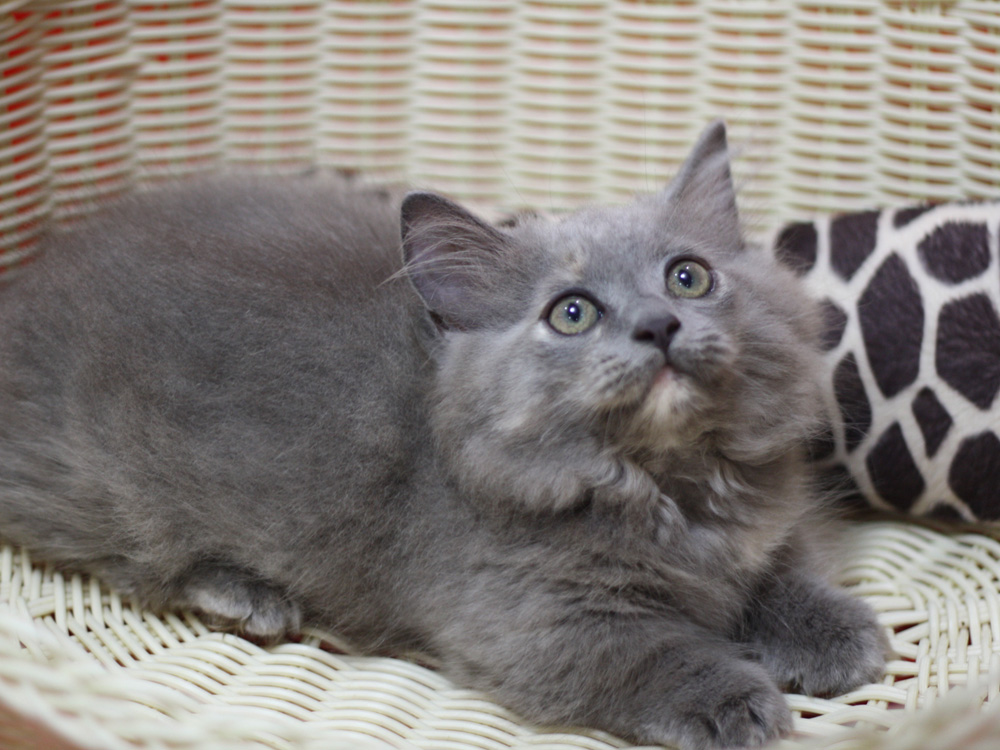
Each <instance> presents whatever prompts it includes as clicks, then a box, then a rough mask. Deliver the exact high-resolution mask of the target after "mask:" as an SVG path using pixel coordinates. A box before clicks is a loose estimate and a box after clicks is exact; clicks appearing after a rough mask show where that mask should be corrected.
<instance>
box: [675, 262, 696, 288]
mask: <svg viewBox="0 0 1000 750" xmlns="http://www.w3.org/2000/svg"><path fill="white" fill-rule="evenodd" d="M677 281H679V282H680V283H681V284H682V285H683V286H684V287H685V288H686V289H690V288H691V286H692V285H693V284H694V274H693V273H691V269H690V268H688V267H687V266H685V267H684V268H682V269H681V270H679V271H678V272H677Z"/></svg>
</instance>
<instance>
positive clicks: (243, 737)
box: [0, 521, 1000, 750]
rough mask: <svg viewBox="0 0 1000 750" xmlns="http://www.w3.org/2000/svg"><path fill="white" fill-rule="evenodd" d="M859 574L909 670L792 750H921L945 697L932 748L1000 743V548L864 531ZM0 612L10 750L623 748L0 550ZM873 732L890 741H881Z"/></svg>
mask: <svg viewBox="0 0 1000 750" xmlns="http://www.w3.org/2000/svg"><path fill="white" fill-rule="evenodd" d="M848 559H849V560H850V561H851V562H850V563H849V564H848V565H847V566H846V567H845V568H844V570H843V571H842V573H841V578H842V581H843V582H844V583H845V584H846V585H848V586H850V587H851V588H852V589H853V591H854V592H855V593H856V594H857V595H859V596H862V597H864V598H865V599H866V600H867V601H869V602H870V603H871V604H872V606H873V607H874V608H875V609H876V611H877V612H878V614H879V618H880V621H881V622H882V624H883V625H885V626H886V627H887V628H888V629H889V630H890V631H891V632H892V634H893V635H892V645H893V647H894V649H895V651H896V652H897V655H896V657H895V658H893V659H892V660H891V661H890V663H889V667H888V672H887V674H886V677H885V679H884V680H883V681H882V683H880V684H877V685H870V686H866V687H863V688H860V689H858V690H856V691H854V692H853V693H850V694H848V695H845V696H841V697H838V698H835V699H832V700H826V699H818V698H809V697H805V696H800V695H790V696H788V700H789V703H790V705H791V707H792V709H793V711H794V712H795V716H796V736H795V737H794V738H793V739H791V740H788V741H786V742H785V743H784V744H785V746H786V747H787V748H800V747H826V746H831V745H833V746H837V747H845V748H846V747H855V746H857V747H897V746H898V747H907V745H905V744H902V745H899V744H896V745H893V744H890V743H892V742H897V743H898V742H905V741H906V736H907V735H906V732H907V731H909V732H911V734H912V733H913V732H914V731H915V730H913V729H910V728H909V727H910V725H911V724H912V722H913V720H914V716H915V715H919V714H921V713H923V711H924V710H926V709H928V708H929V707H931V706H932V705H933V704H935V703H937V702H939V700H940V699H942V698H944V699H945V700H944V701H942V703H941V705H942V708H941V709H939V713H938V714H934V713H933V712H931V713H930V714H929V717H928V719H927V720H926V721H925V722H924V724H927V725H929V726H930V729H928V728H927V727H925V728H924V729H922V730H920V731H919V732H918V733H917V735H916V737H917V738H920V737H925V736H926V732H927V731H935V732H938V733H941V732H945V731H947V732H952V733H955V732H958V733H961V732H967V733H969V732H971V734H970V737H981V736H992V737H994V738H1000V719H998V718H997V710H995V709H994V710H990V711H987V712H985V713H980V712H979V711H978V710H976V708H977V707H978V705H979V703H980V699H979V698H974V697H971V696H966V695H965V693H964V690H960V689H963V688H966V687H967V686H975V690H978V691H980V692H981V693H982V697H983V698H985V700H986V701H987V702H988V703H989V702H995V704H996V706H997V707H998V708H1000V701H998V700H997V693H998V684H997V678H998V677H1000V595H998V589H1000V542H997V541H996V540H995V539H994V538H991V537H989V536H985V535H982V534H977V533H965V534H958V533H952V534H947V533H940V532H937V531H933V530H930V529H927V528H925V527H920V526H915V525H907V524H903V523H898V522H885V521H883V522H875V523H862V524H858V525H856V526H853V527H852V528H851V530H850V550H849V555H848ZM0 600H2V604H0V706H5V707H6V709H7V710H6V712H4V711H0V743H3V744H2V746H3V747H5V748H6V747H11V748H29V747H39V745H38V744H37V743H38V742H39V741H40V740H39V737H41V736H45V735H44V734H39V733H43V732H44V733H50V734H52V735H53V736H54V737H62V738H64V740H65V741H66V742H68V743H69V744H67V745H66V747H67V748H77V747H79V748H88V749H89V748H106V749H108V750H117V748H129V747H134V746H137V745H141V746H143V747H163V748H180V747H186V748H204V749H206V750H207V749H208V748H230V747H232V748H236V747H240V748H253V747H264V748H314V747H315V748H319V747H324V748H335V747H340V746H343V747H357V746H360V745H363V744H364V742H366V741H367V742H371V743H373V744H374V745H375V746H387V745H388V746H396V747H417V748H484V749H489V750H494V749H496V750H500V749H502V748H509V747H550V748H564V749H565V750H572V749H574V748H589V749H591V750H602V749H604V748H610V747H621V746H623V743H621V742H619V741H617V740H616V739H614V738H612V737H609V736H607V735H603V734H600V733H596V732H580V731H573V730H555V729H552V728H535V727H530V726H527V725H524V724H523V723H521V722H520V721H519V720H518V719H517V717H516V716H514V715H512V714H511V713H510V712H508V711H506V710H505V709H503V708H501V707H499V706H497V705H495V704H494V703H492V702H491V701H489V700H488V699H486V698H485V697H483V696H482V695H480V694H477V693H474V692H471V691H468V690H463V689H460V688H457V687H455V686H454V685H452V684H451V683H450V682H448V681H447V680H446V679H444V678H443V677H442V676H440V675H439V674H437V673H436V672H434V671H432V670H430V669H427V668H424V667H422V666H418V665H416V664H414V663H412V662H408V661H402V660H397V659H387V658H370V657H359V656H352V655H348V654H345V653H343V652H341V649H340V648H335V647H333V646H332V645H331V644H335V643H336V641H335V639H333V638H331V637H327V636H325V635H324V634H323V633H318V632H308V633H306V634H305V636H304V637H303V640H302V641H301V642H298V643H282V644H279V645H276V646H272V647H268V648H261V647H259V646H257V645H254V644H253V643H250V642H248V641H246V640H244V639H242V638H239V637H237V636H235V635H232V634H224V633H217V632H212V631H210V630H209V629H208V628H206V627H205V626H204V625H203V624H202V623H201V622H200V621H199V620H198V618H197V617H196V616H195V615H193V614H190V613H177V614H167V615H164V616H161V617H157V616H154V615H152V614H150V613H148V612H143V611H141V610H139V609H136V608H134V607H132V606H130V605H129V604H128V603H127V602H123V601H122V600H121V598H120V597H118V596H117V595H116V594H115V593H113V592H111V591H109V590H107V589H106V588H104V587H102V586H101V585H100V584H99V583H98V582H97V581H95V580H93V579H90V578H87V577H85V576H80V575H71V576H70V575H63V574H61V573H59V572H56V571H53V570H51V569H49V568H46V567H44V566H36V565H32V564H31V562H30V561H29V559H28V557H27V556H26V555H25V554H23V553H22V552H20V551H17V550H14V549H11V548H9V547H5V548H2V551H0ZM991 669H992V670H993V676H992V679H989V677H988V676H989V674H990V670H991ZM956 692H958V693H959V696H960V697H956V696H955V693H956ZM949 694H951V697H950V698H949V697H948V696H949ZM949 700H950V701H951V703H948V701H949ZM5 713H6V715H5ZM942 716H945V717H946V718H944V719H942V718H941V717H942ZM956 716H958V717H963V721H961V722H956V721H954V718H955V717H956ZM947 717H951V718H947ZM935 721H936V724H935V723H934V722H935ZM852 727H855V729H854V731H855V734H850V735H848V736H847V738H845V737H844V736H843V733H844V732H845V731H846V730H847V728H852ZM866 728H867V729H868V730H878V733H877V734H875V735H874V738H869V737H866V736H865V735H864V733H863V730H865V729H866ZM884 729H890V730H892V731H891V732H890V733H889V734H888V735H887V734H886V733H885V732H882V731H881V730H884ZM857 732H861V734H860V735H858V734H856V733H857ZM990 732H992V734H989V733H990ZM894 733H899V736H898V737H895V736H894ZM984 733H985V734H984ZM956 736H957V735H956ZM24 738H28V739H24ZM911 741H913V740H911ZM74 743H75V744H74ZM859 743H860V744H859ZM50 746H51V747H56V748H57V747H60V746H59V745H58V744H56V742H55V740H53V742H52V743H51V744H47V745H46V747H50ZM911 746H913V747H916V746H919V745H911ZM928 746H929V745H928ZM935 746H937V745H935ZM941 747H946V745H941Z"/></svg>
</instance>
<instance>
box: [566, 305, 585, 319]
mask: <svg viewBox="0 0 1000 750" xmlns="http://www.w3.org/2000/svg"><path fill="white" fill-rule="evenodd" d="M566 317H567V318H569V319H570V320H572V321H573V322H574V323H579V322H580V318H582V317H583V310H581V309H580V303H579V302H570V303H569V304H568V305H566Z"/></svg>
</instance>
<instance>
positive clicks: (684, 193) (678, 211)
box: [663, 120, 742, 245]
mask: <svg viewBox="0 0 1000 750" xmlns="http://www.w3.org/2000/svg"><path fill="white" fill-rule="evenodd" d="M663 196H664V200H665V201H666V203H667V205H668V206H669V207H670V210H671V213H672V214H675V215H676V216H677V217H678V219H679V220H680V221H682V222H683V223H684V225H685V226H691V227H693V228H696V229H701V230H711V231H712V232H713V233H714V234H717V235H718V241H722V242H724V243H726V244H729V245H732V244H736V245H741V244H742V237H741V233H740V221H739V212H738V211H737V209H736V191H735V189H734V188H733V176H732V173H731V171H730V168H729V148H728V146H727V143H726V125H725V123H724V122H723V121H722V120H715V121H713V122H712V123H711V124H709V126H708V127H707V128H705V130H704V131H703V132H702V134H701V137H700V138H699V139H698V142H697V143H695V145H694V148H693V149H692V150H691V153H690V155H689V156H688V158H687V160H686V161H685V162H684V164H683V165H682V166H681V169H680V171H679V172H678V173H677V175H676V176H675V177H674V179H673V180H672V181H671V182H670V184H669V185H668V186H667V187H666V189H665V190H664V191H663Z"/></svg>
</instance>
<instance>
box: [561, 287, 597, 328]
mask: <svg viewBox="0 0 1000 750" xmlns="http://www.w3.org/2000/svg"><path fill="white" fill-rule="evenodd" d="M600 319H601V311H600V310H599V309H598V308H597V305H595V304H594V303H593V302H591V301H590V300H589V299H587V298H586V297H584V296H582V295H579V294H569V295H567V296H565V297H561V298H560V299H559V300H558V301H557V302H556V303H555V304H554V305H553V306H552V310H550V311H549V325H550V326H552V327H553V328H554V329H555V330H556V331H558V332H559V333H562V334H565V335H567V336H575V335H576V334H578V333H583V332H584V331H587V330H590V329H591V328H593V327H594V324H595V323H597V321H598V320H600Z"/></svg>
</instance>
